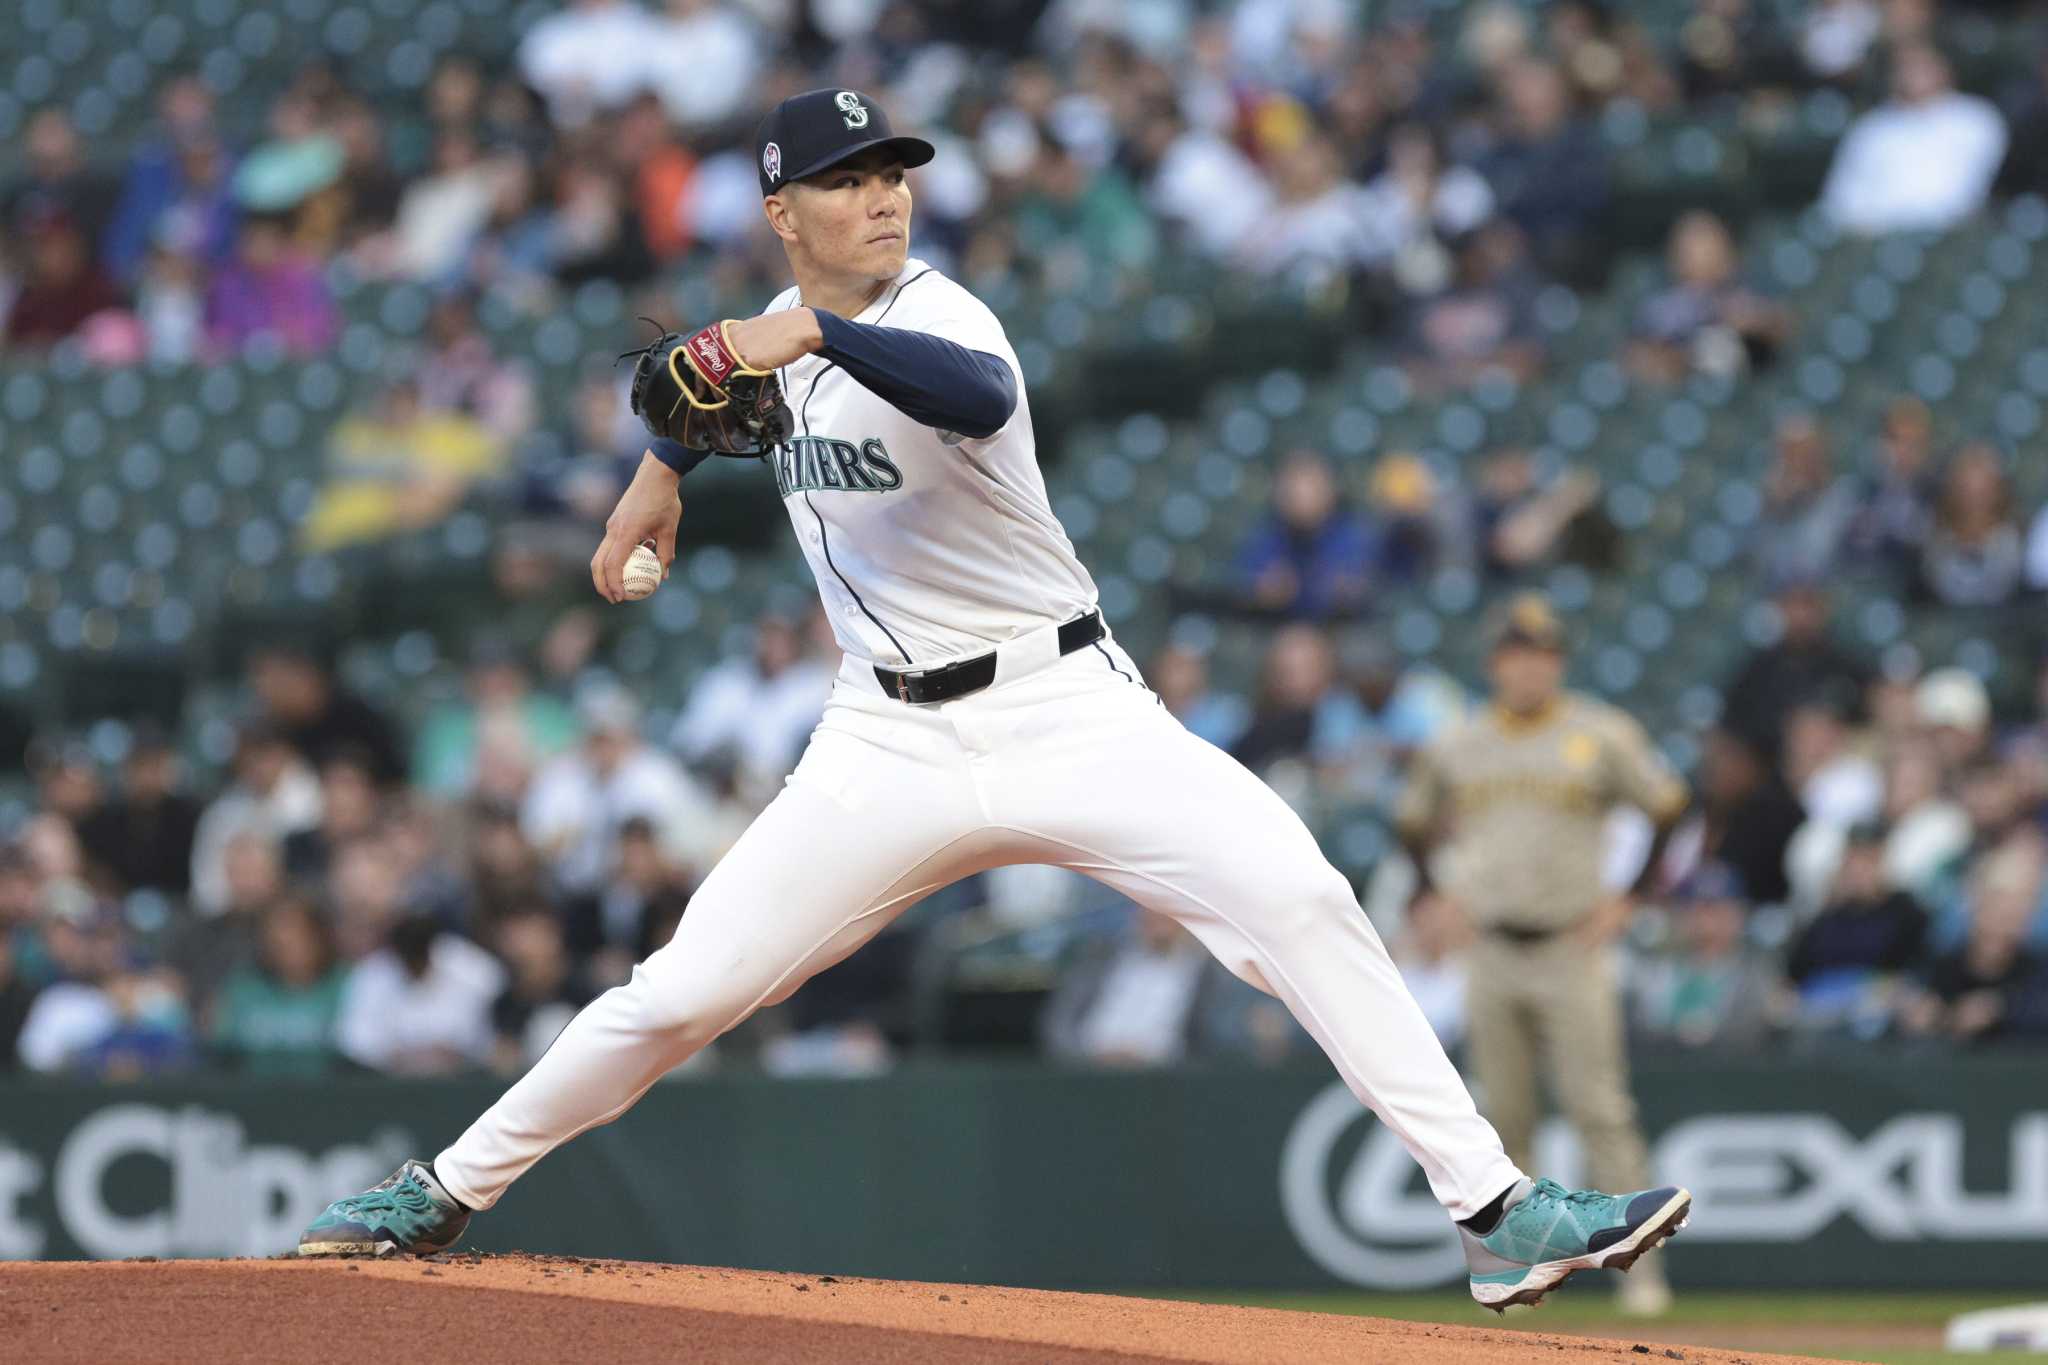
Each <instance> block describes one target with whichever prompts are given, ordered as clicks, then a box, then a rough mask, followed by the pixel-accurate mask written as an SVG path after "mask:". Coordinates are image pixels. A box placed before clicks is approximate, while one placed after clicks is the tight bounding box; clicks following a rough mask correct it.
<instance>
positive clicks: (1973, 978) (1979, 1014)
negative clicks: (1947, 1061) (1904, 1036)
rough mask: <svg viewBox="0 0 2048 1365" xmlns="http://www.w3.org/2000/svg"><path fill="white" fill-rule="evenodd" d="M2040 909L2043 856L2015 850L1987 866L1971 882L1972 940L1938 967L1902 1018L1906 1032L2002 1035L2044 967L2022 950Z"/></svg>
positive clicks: (1963, 1038)
mask: <svg viewBox="0 0 2048 1365" xmlns="http://www.w3.org/2000/svg"><path fill="white" fill-rule="evenodd" d="M2040 903H2041V858H2040V855H2039V853H2038V851H2036V850H2033V849H2030V848H2025V847H2023V846H2015V847H2010V848H2007V849H2001V850H2000V851H1999V853H1998V854H1995V855H1993V856H1990V857H1986V858H1984V859H1982V860H1981V861H1980V862H1979V863H1978V864H1977V866H1976V868H1975V869H1974V870H1973V872H1972V875H1971V878H1970V919H1969V933H1968V937H1967V939H1966V940H1965V941H1964V943H1963V944H1962V946H1961V947H1959V948H1957V949H1955V950H1954V951H1952V952H1949V953H1947V954H1944V955H1943V956H1941V957H1940V958H1937V959H1936V960H1935V962H1934V963H1933V965H1932V966H1931V967H1930V968H1929V969H1928V971H1927V976H1926V983H1925V989H1924V990H1923V991H1921V992H1920V993H1919V994H1918V995H1916V996H1915V997H1914V998H1913V999H1911V1000H1910V1001H1908V1002H1907V1004H1906V1005H1905V1007H1904V1008H1903V1009H1902V1010H1901V1011H1900V1022H1901V1023H1902V1024H1903V1025H1904V1027H1905V1029H1906V1030H1907V1032H1909V1033H1914V1034H1920V1035H1931V1036H1938V1037H1944V1038H1950V1039H1954V1040H1956V1041H1958V1042H1977V1041H1981V1040H1984V1039H1988V1038H1993V1037H1996V1036H1998V1035H1999V1034H2000V1033H2002V1032H2003V1031H2004V1029H2005V1026H2006V1023H2007V1016H2008V1015H2009V1013H2010V1012H2011V1010H2012V1007H2013V1004H2014V996H2015V995H2016V993H2017V992H2018V991H2020V990H2021V989H2025V988H2029V987H2031V986H2032V984H2033V983H2032V980H2031V978H2033V976H2034V975H2035V973H2036V971H2037V969H2038V967H2039V963H2037V962H2036V961H2035V959H2034V958H2033V957H2032V956H2031V955H2030V954H2029V953H2028V952H2027V950H2026V947H2025V944H2026V939H2027V932H2028V928H2029V926H2030V924H2031V922H2032V920H2033V918H2034V915H2035V912H2036V910H2037V909H2038V907H2039V905H2040Z"/></svg>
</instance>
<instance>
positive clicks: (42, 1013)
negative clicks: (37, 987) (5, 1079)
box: [14, 981, 121, 1072]
mask: <svg viewBox="0 0 2048 1365" xmlns="http://www.w3.org/2000/svg"><path fill="white" fill-rule="evenodd" d="M120 1022H121V1016H120V1012H119V1011H117V1010H116V1009H115V1008H114V1002H113V1000H112V999H110V998H109V997H108V995H107V993H106V992H105V991H103V990H101V989H100V988H99V987H98V986H93V985H88V984H87V983H85V982H82V981H59V982H57V983H56V984H55V985H52V986H48V987H45V988H44V989H43V990H42V992H41V993H39V994H38V995H37V996H36V999H35V1003H34V1004H33V1005H31V1006H29V1011H28V1018H27V1019H26V1020H24V1021H23V1022H22V1026H21V1037H20V1038H19V1039H17V1040H16V1042H15V1045H14V1050H15V1055H17V1056H18V1057H20V1058H21V1064H22V1065H23V1066H25V1067H27V1068H28V1069H29V1070H31V1071H42V1072H57V1071H62V1070H64V1069H65V1068H66V1067H68V1066H70V1065H71V1059H72V1058H74V1057H76V1056H77V1055H78V1054H80V1053H81V1052H84V1051H85V1050H86V1049H87V1048H89V1047H91V1046H93V1045H94V1044H95V1043H97V1042H99V1041H100V1039H102V1038H104V1037H106V1036H107V1035H108V1034H109V1033H111V1032H113V1030H114V1026H115V1025H116V1024H118V1023H120Z"/></svg>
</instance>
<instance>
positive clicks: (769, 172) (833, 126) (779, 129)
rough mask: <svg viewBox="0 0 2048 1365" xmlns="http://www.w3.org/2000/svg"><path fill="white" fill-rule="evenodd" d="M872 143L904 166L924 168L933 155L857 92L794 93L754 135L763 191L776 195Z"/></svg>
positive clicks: (925, 143) (770, 111)
mask: <svg viewBox="0 0 2048 1365" xmlns="http://www.w3.org/2000/svg"><path fill="white" fill-rule="evenodd" d="M871 147H887V148H889V149H890V150H891V151H893V152H894V153H896V155H898V156H899V157H901V158H902V159H903V164H904V165H905V166H922V165H924V164H925V162H927V161H930V160H931V159H932V156H933V154H934V153H933V148H932V144H931V143H929V142H926V141H925V140H924V139H923V138H920V137H898V136H897V135H896V132H895V130H894V129H892V128H891V127H890V126H889V116H888V114H886V113H884V112H883V110H882V106H881V105H879V104H876V103H875V102H874V101H873V100H871V99H869V98H868V97H867V96H866V95H863V94H862V93H861V92H860V91H858V90H808V91H805V92H804V93H803V94H801V95H791V96H790V97H789V98H788V99H786V100H784V101H783V102H782V103H780V104H778V105H776V106H775V107H774V108H773V109H771V110H769V111H768V117H766V118H764V119H762V120H761V126H760V128H759V129H757V130H756V131H755V133H754V150H755V151H756V152H757V153H758V154H759V155H758V156H757V158H756V159H757V161H758V162H759V164H760V167H761V193H762V194H763V195H764V196H766V195H770V194H774V193H775V192H776V191H778V190H780V189H781V188H782V187H783V186H784V185H786V184H788V183H789V182H790V181H792V180H802V179H804V178H806V177H808V176H813V175H816V174H818V173H819V172H820V171H824V170H829V169H830V168H831V167H833V166H836V165H838V164H839V163H840V162H842V161H845V160H846V159H847V158H849V157H854V156H858V155H860V154H861V153H862V152H865V151H867V150H868V149H869V148H871Z"/></svg>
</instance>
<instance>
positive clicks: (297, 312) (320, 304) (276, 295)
mask: <svg viewBox="0 0 2048 1365" xmlns="http://www.w3.org/2000/svg"><path fill="white" fill-rule="evenodd" d="M340 332H341V313H340V310H339V309H337V308H336V307H335V304H334V296H333V294H332V293H331V292H329V290H328V287H327V276H326V274H325V273H324V272H323V271H322V270H321V268H320V266H319V265H318V264H317V263H315V262H314V261H313V260H311V259H310V258H308V257H307V256H306V255H305V253H304V251H303V249H302V248H300V247H298V246H296V245H295V244H294V243H293V242H292V240H291V237H290V235H289V234H288V232H287V230H286V223H285V220H284V219H283V218H282V217H279V216H274V215H268V214H251V215H249V216H248V217H247V218H245V219H244V220H243V222H242V229H241V236H240V238H239V239H238V242H237V246H236V250H235V256H234V259H233V260H232V261H230V262H228V263H227V264H225V265H223V266H221V267H220V269H218V270H217V271H215V272H214V276H213V281H212V283H211V284H210V285H209V286H208V288H207V291H206V342H207V346H208V347H209V349H210V350H211V352H212V353H213V354H214V355H216V356H220V355H233V354H236V353H238V352H240V351H241V350H242V349H243V348H244V347H246V346H248V345H249V344H250V343H251V342H254V341H257V340H258V339H262V340H266V341H269V342H273V343H275V344H277V345H280V346H282V347H283V348H284V349H285V350H286V351H287V352H288V353H290V354H291V355H294V356H310V355H318V354H319V353H320V352H322V351H325V350H326V349H327V348H328V347H330V346H332V345H333V344H334V339H335V338H336V337H337V336H338V335H340Z"/></svg>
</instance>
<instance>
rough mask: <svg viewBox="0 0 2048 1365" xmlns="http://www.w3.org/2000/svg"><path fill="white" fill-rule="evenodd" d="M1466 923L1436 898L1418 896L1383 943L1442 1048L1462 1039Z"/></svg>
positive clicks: (1468, 933)
mask: <svg viewBox="0 0 2048 1365" xmlns="http://www.w3.org/2000/svg"><path fill="white" fill-rule="evenodd" d="M1472 934H1473V930H1472V924H1471V921H1470V920H1468V919H1466V917H1465V916H1464V915H1463V914H1461V913H1459V911H1458V910H1457V909H1456V908H1455V907H1454V906H1453V905H1452V904H1451V903H1450V902H1449V901H1447V900H1445V899H1444V898H1443V897H1442V896H1437V895H1428V896H1418V897H1416V898H1415V900H1414V902H1413V903H1412V904H1410V905H1409V907H1408V913H1407V916H1406V918H1405V919H1404V921H1403V922H1402V925H1401V932H1400V933H1399V934H1397V935H1395V936H1394V940H1393V942H1391V943H1389V944H1388V945H1387V951H1388V953H1389V955H1391V956H1392V957H1393V959H1394V965H1395V966H1396V967H1398V968H1400V970H1401V984H1403V985H1404V986H1406V987H1407V988H1408V994H1409V995H1411V996H1413V997H1414V998H1415V1003H1416V1004H1418V1005H1420V1006H1421V1007H1422V1015H1423V1017H1424V1018H1425V1019H1427V1020H1429V1026H1430V1028H1431V1029H1432V1030H1434V1031H1435V1033H1436V1038H1437V1041H1438V1042H1440V1043H1442V1044H1443V1045H1444V1047H1445V1048H1446V1049H1455V1048H1457V1047H1458V1046H1459V1045H1461V1044H1462V1043H1463V1042H1464V1041H1465V985H1466V978H1467V977H1468V976H1469V975H1470V972H1469V970H1468V968H1467V966H1466V962H1465V953H1466V950H1467V949H1469V948H1470V947H1471V946H1472Z"/></svg>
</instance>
